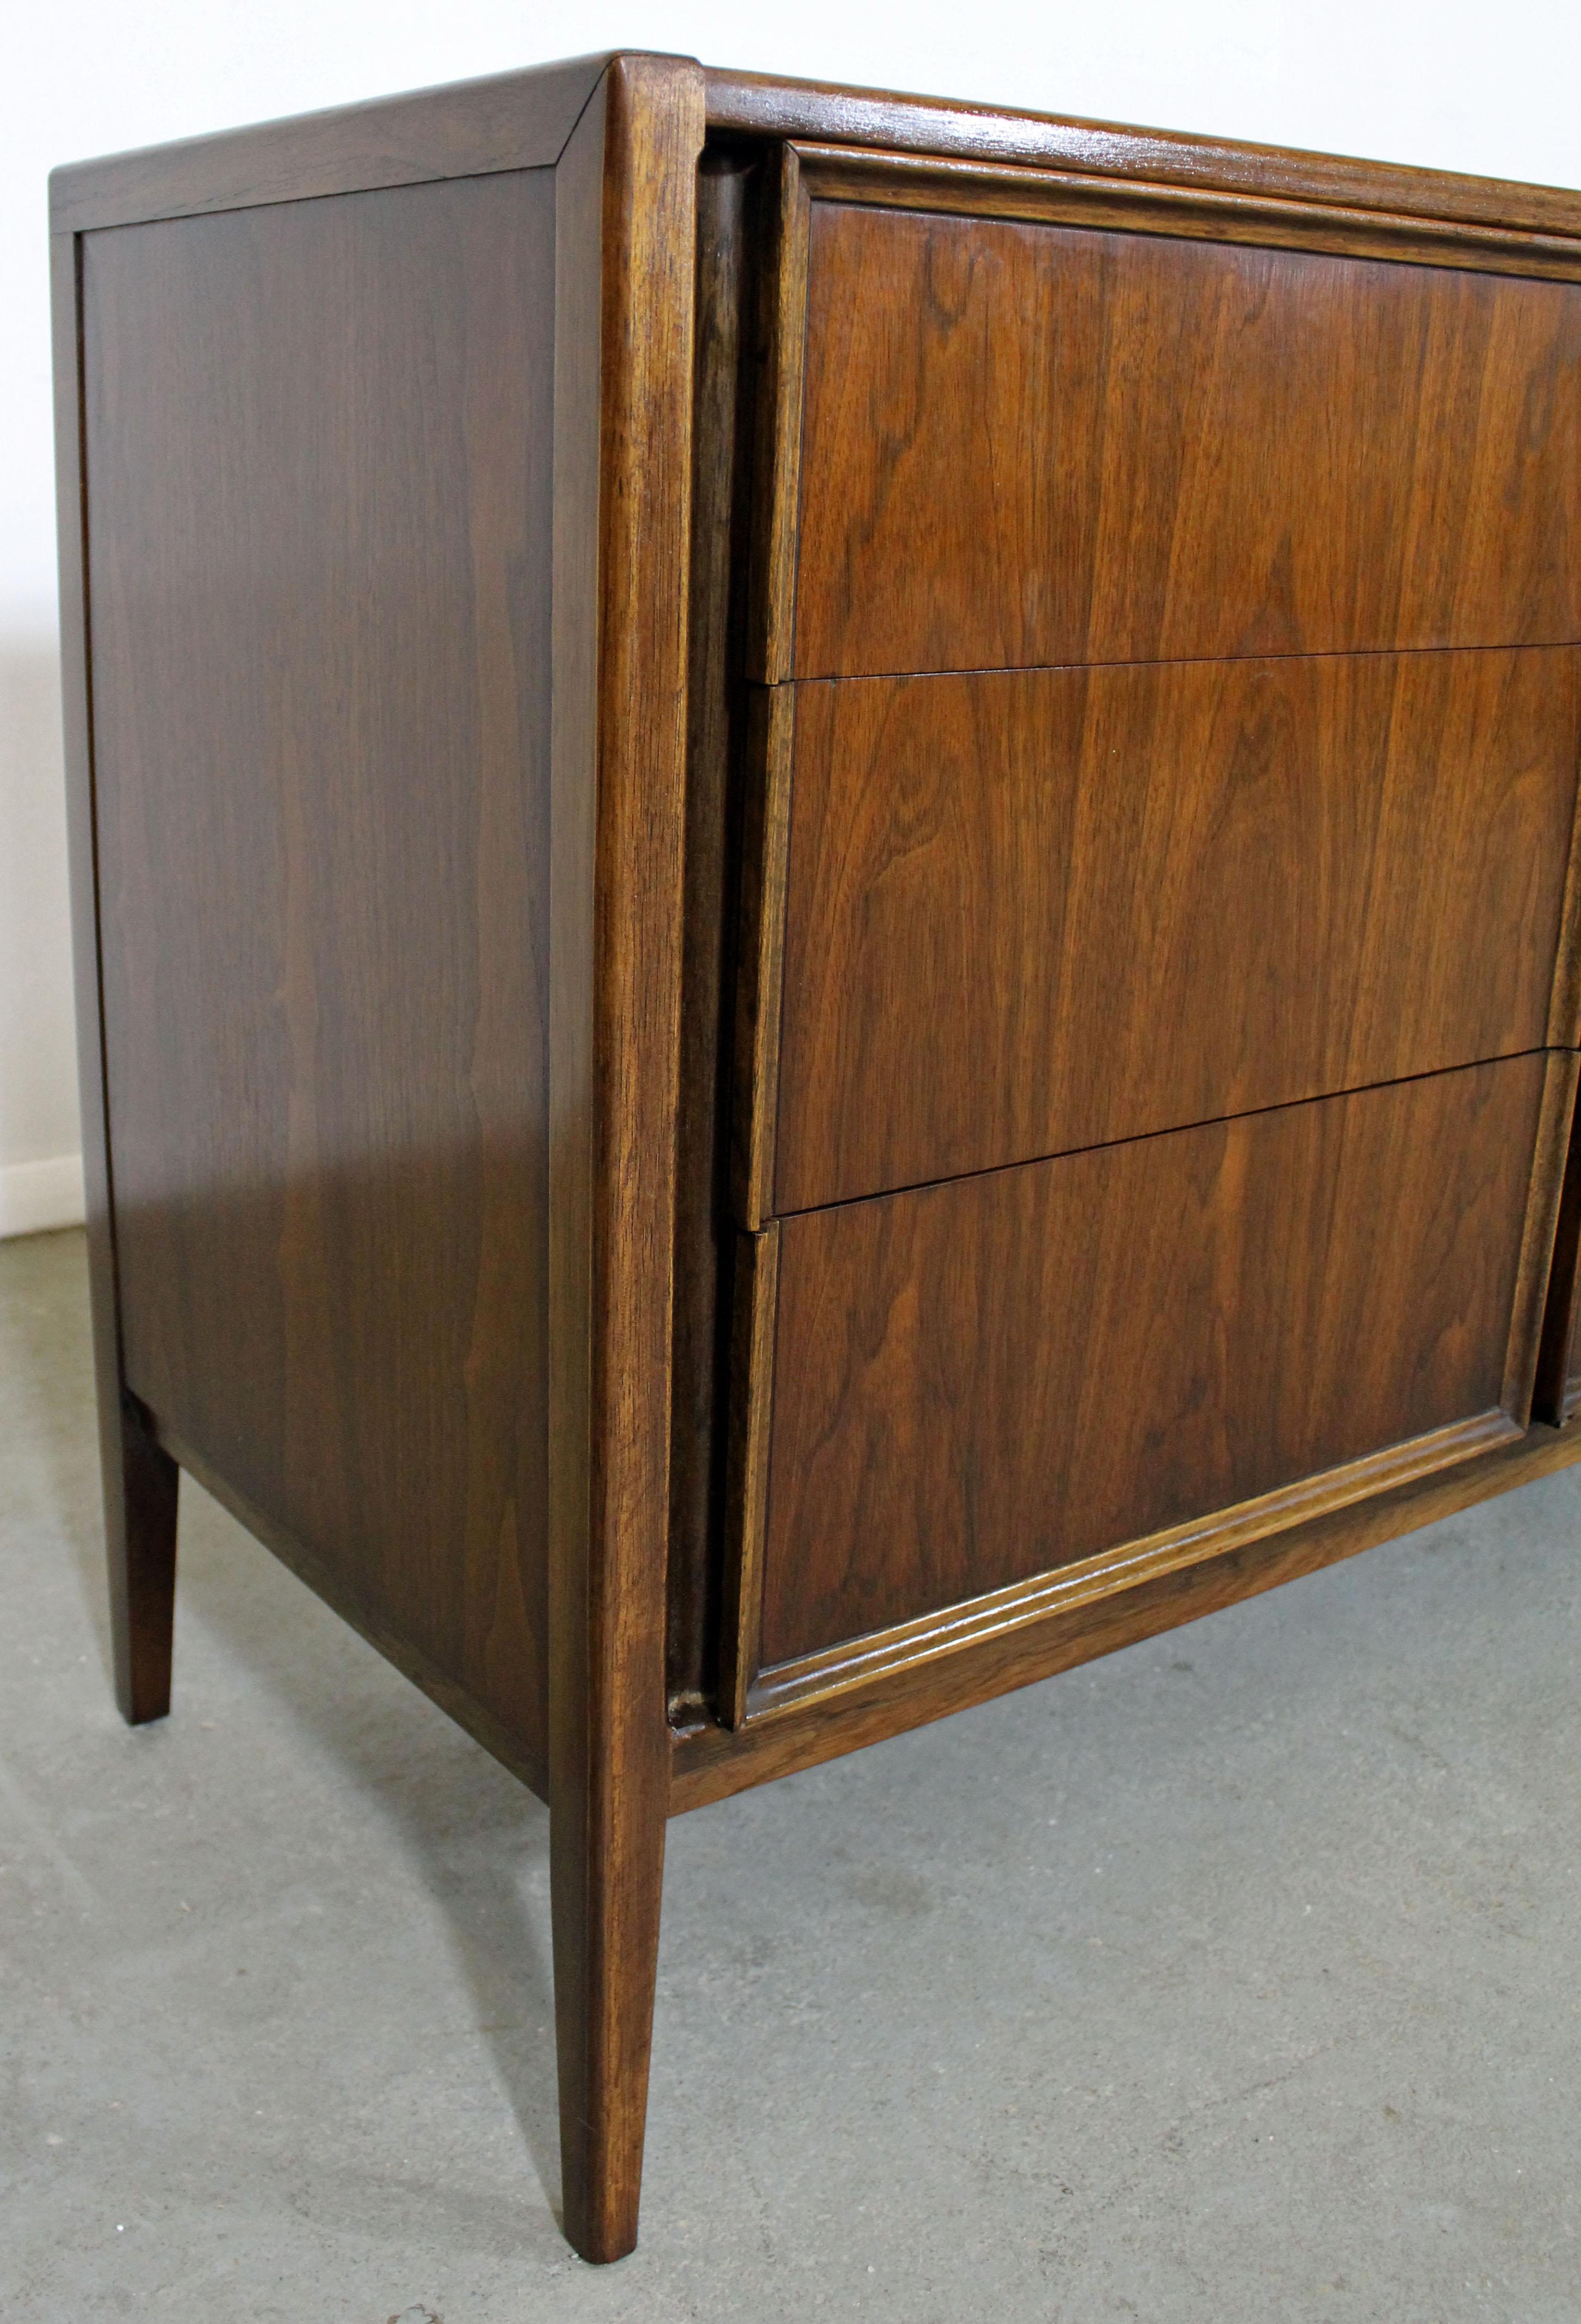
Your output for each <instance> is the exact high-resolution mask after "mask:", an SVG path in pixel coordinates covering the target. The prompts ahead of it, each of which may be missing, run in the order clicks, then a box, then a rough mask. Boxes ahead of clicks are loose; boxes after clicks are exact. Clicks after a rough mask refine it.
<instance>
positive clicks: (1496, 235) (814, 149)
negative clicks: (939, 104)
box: [790, 143, 1581, 282]
mask: <svg viewBox="0 0 1581 2324" xmlns="http://www.w3.org/2000/svg"><path fill="white" fill-rule="evenodd" d="M790 150H792V151H793V152H795V154H796V156H797V158H798V161H799V163H800V166H801V171H802V174H803V177H804V179H805V180H809V181H810V190H811V191H812V192H813V193H814V194H815V195H816V197H817V198H819V199H820V200H822V201H854V202H866V201H869V200H877V201H878V202H881V203H884V204H886V205H888V206H889V207H892V208H900V209H914V210H926V211H930V212H934V213H938V212H951V213H954V214H955V215H957V216H961V217H993V218H1025V219H1030V220H1034V221H1038V222H1041V223H1043V224H1049V225H1062V226H1117V227H1118V228H1119V230H1120V231H1121V232H1122V233H1126V234H1166V235H1191V236H1196V237H1199V238H1200V239H1202V240H1205V241H1209V242H1220V243H1237V242H1239V243H1253V244H1266V245H1269V246H1271V247H1273V248H1275V249H1291V250H1319V251H1328V252H1330V253H1332V254H1335V255H1336V256H1349V257H1356V258H1380V259H1385V260H1390V261H1393V262H1396V263H1403V264H1409V265H1414V266H1454V267H1470V268H1473V269H1475V270H1478V271H1486V272H1492V273H1503V274H1524V275H1529V276H1531V277H1533V278H1534V279H1537V280H1541V281H1558V282H1574V281H1576V280H1577V279H1581V240H1578V239H1577V238H1576V237H1574V236H1568V235H1550V234H1531V233H1527V232H1523V231H1512V229H1511V228H1509V227H1508V226H1490V225H1486V224H1482V223H1478V224H1475V225H1474V224H1472V223H1471V222H1470V221H1468V220H1466V219H1445V218H1424V217H1420V216H1413V215H1411V213H1409V212H1407V213H1404V214H1402V213H1400V212H1397V211H1390V210H1380V209H1365V208H1352V207H1346V206H1343V205H1339V204H1336V203H1332V202H1319V201H1311V200H1305V201H1288V200H1284V199H1282V198H1278V197H1276V196H1273V195H1265V194H1264V195H1247V194H1244V193H1235V194H1227V193H1220V192H1218V191H1214V190H1211V189H1203V188H1200V187H1178V186H1160V185H1154V184H1152V183H1149V182H1148V181H1146V180H1141V179H1135V178H1125V177H1105V178H1093V177H1090V176H1088V175H1087V174H1085V173H1084V172H1082V171H1071V170H1049V169H1025V168H1019V167H1016V166H1015V165H1013V164H1010V163H1007V162H1003V161H962V160H955V159H947V158H942V157H939V156H934V155H923V154H896V153H889V152H864V151H861V150H860V149H857V148H852V147H849V146H840V145H814V144H810V143H800V144H797V145H795V147H793V148H792V149H790Z"/></svg>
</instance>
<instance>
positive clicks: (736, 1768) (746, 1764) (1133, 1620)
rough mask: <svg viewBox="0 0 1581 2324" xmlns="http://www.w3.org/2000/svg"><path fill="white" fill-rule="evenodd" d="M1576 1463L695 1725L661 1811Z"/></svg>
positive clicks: (1523, 1448)
mask: <svg viewBox="0 0 1581 2324" xmlns="http://www.w3.org/2000/svg"><path fill="white" fill-rule="evenodd" d="M1576 1461H1581V1429H1576V1428H1567V1429H1565V1430H1563V1431H1562V1432H1559V1431H1555V1430H1554V1429H1552V1428H1546V1427H1542V1426H1538V1427H1534V1428H1533V1429H1531V1430H1530V1433H1529V1434H1523V1435H1521V1436H1517V1437H1515V1438H1513V1439H1512V1440H1510V1441H1507V1442H1505V1443H1502V1444H1498V1445H1495V1446H1494V1448H1493V1449H1492V1450H1491V1451H1488V1452H1484V1453H1483V1454H1482V1456H1481V1457H1480V1458H1479V1459H1477V1460H1474V1461H1464V1462H1459V1463H1457V1465H1456V1466H1455V1467H1453V1468H1450V1469H1448V1470H1443V1471H1438V1472H1437V1473H1435V1474H1432V1475H1427V1476H1422V1477H1419V1478H1416V1479H1414V1480H1411V1481H1410V1482H1407V1483H1405V1484H1402V1485H1400V1486H1398V1487H1396V1488H1394V1489H1393V1490H1390V1491H1386V1492H1383V1493H1380V1494H1377V1495H1375V1496H1374V1498H1372V1499H1368V1500H1365V1501H1360V1502H1353V1503H1349V1504H1347V1505H1346V1506H1344V1507H1342V1508H1336V1509H1330V1510H1328V1511H1326V1512H1325V1513H1323V1514H1321V1515H1317V1516H1313V1517H1309V1518H1307V1519H1306V1520H1305V1521H1304V1522H1303V1523H1301V1524H1300V1525H1298V1526H1294V1527H1292V1528H1291V1529H1290V1530H1288V1531H1281V1532H1278V1533H1274V1534H1272V1535H1268V1536H1266V1537H1265V1538H1264V1539H1262V1540H1258V1541H1252V1542H1245V1543H1241V1544H1238V1545H1236V1547H1234V1548H1232V1549H1229V1550H1227V1551H1226V1552H1224V1553H1223V1554H1221V1555H1218V1556H1216V1557H1212V1558H1209V1559H1206V1560H1204V1561H1203V1562H1201V1563H1195V1564H1189V1565H1184V1566H1179V1567H1176V1568H1174V1569H1172V1570H1171V1571H1170V1572H1165V1573H1163V1574H1157V1575H1150V1576H1147V1577H1146V1578H1144V1580H1142V1581H1140V1582H1136V1583H1135V1584H1134V1585H1133V1586H1129V1587H1126V1586H1122V1587H1120V1588H1117V1589H1115V1590H1112V1591H1107V1592H1105V1593H1104V1594H1103V1595H1102V1596H1100V1597H1098V1598H1095V1599H1090V1600H1083V1601H1082V1602H1081V1603H1080V1604H1079V1605H1077V1606H1076V1607H1075V1608H1073V1609H1071V1610H1070V1611H1068V1612H1058V1613H1053V1614H1051V1616H1050V1618H1048V1619H1047V1620H1045V1621H1042V1622H1037V1623H1032V1624H1027V1625H1025V1626H1017V1627H1014V1628H1007V1629H1005V1630H1002V1631H998V1632H996V1633H993V1634H991V1635H988V1636H986V1637H971V1638H969V1639H968V1640H966V1641H965V1642H964V1643H963V1644H962V1645H961V1646H960V1647H959V1648H957V1650H955V1651H954V1652H951V1653H947V1654H943V1655H934V1656H930V1657H929V1658H928V1659H927V1660H926V1661H924V1662H922V1663H920V1664H917V1665H908V1666H905V1667H900V1668H893V1667H892V1668H887V1669H882V1670H880V1671H878V1673H877V1674H873V1675H870V1676H867V1677H864V1678H862V1679H861V1680H859V1683H856V1684H854V1685H853V1686H851V1687H850V1688H849V1689H841V1690H839V1691H836V1692H829V1693H825V1694H823V1695H821V1696H818V1697H815V1698H813V1699H812V1700H809V1701H802V1702H798V1703H795V1704H793V1705H791V1706H790V1707H788V1708H787V1709H786V1710H784V1711H777V1712H774V1713H771V1714H770V1715H768V1716H767V1717H762V1718H757V1719H750V1720H748V1721H747V1723H746V1724H745V1725H744V1726H743V1727H740V1728H739V1729H730V1728H727V1727H717V1726H708V1725H694V1726H692V1727H690V1728H687V1729H683V1730H682V1731H680V1732H679V1733H677V1734H676V1738H675V1747H674V1775H673V1778H672V1781H671V1786H670V1811H671V1813H672V1814H675V1815H681V1814H685V1813H686V1812H688V1811H689V1810H691V1809H693V1808H700V1807H706V1806H708V1805H709V1804H710V1803H712V1801H715V1800H722V1799H728V1798H729V1797H730V1796H731V1794H733V1793H736V1792H741V1791H745V1790H748V1789H749V1787H750V1786H751V1785H753V1784H766V1783H772V1782H774V1781H775V1780H776V1779H777V1777H779V1776H781V1775H796V1774H799V1773H800V1772H801V1770H802V1769H803V1768H805V1767H815V1766H821V1765H822V1764H823V1762H824V1761H825V1760H828V1759H833V1758H837V1757H840V1756H841V1754H842V1753H844V1752H847V1751H859V1750H862V1749H864V1748H866V1747H867V1746H868V1745H869V1744H871V1743H880V1742H883V1741H885V1740H886V1739H887V1738H888V1737H890V1736H892V1735H899V1734H904V1733H905V1731H906V1729H909V1728H913V1727H920V1726H924V1725H925V1724H926V1723H927V1722H928V1721H929V1720H934V1719H945V1718H948V1717H949V1715H950V1714H951V1712H952V1711H963V1710H965V1709H967V1708H968V1707H969V1706H970V1704H972V1703H977V1702H986V1701H991V1700H992V1698H993V1697H994V1696H996V1695H999V1694H1007V1693H1009V1692H1011V1691H1012V1690H1013V1689H1014V1688H1016V1687H1020V1686H1029V1685H1032V1684H1033V1683H1034V1682H1035V1681H1037V1680H1039V1679H1045V1678H1050V1677H1052V1675H1053V1674H1055V1673H1056V1672H1058V1671H1063V1670H1070V1669H1071V1668H1073V1667H1074V1666H1075V1665H1079V1664H1080V1663H1085V1662H1091V1661H1092V1660H1094V1659H1095V1657H1096V1656H1098V1655H1108V1654H1113V1653H1115V1652H1116V1651H1117V1649H1118V1648H1119V1647H1121V1646H1132V1645H1134V1644H1135V1641H1136V1640H1137V1639H1138V1638H1149V1637H1154V1636H1156V1635H1157V1633H1158V1632H1160V1631H1162V1630H1171V1629H1173V1628H1176V1627H1177V1626H1178V1625H1179V1624H1181V1623H1182V1622H1196V1621H1200V1620H1201V1618H1203V1616H1204V1615H1207V1614H1213V1613H1217V1612H1218V1611H1220V1610H1221V1609H1223V1608H1225V1607H1227V1606H1234V1605H1236V1604H1238V1603H1239V1601H1240V1600H1242V1599H1243V1598H1250V1597H1255V1596H1256V1595H1257V1594H1258V1592H1259V1591H1264V1590H1274V1589H1277V1588H1278V1587H1279V1586H1280V1585H1281V1584H1282V1582H1293V1581H1296V1580H1299V1578H1300V1577H1301V1575H1302V1574H1304V1573H1313V1572H1318V1571H1319V1569H1320V1568H1321V1567H1323V1566H1325V1565H1331V1564H1333V1563H1335V1561H1336V1560H1337V1559H1339V1558H1345V1557H1354V1556H1356V1554H1357V1553H1358V1552H1359V1551H1361V1550H1364V1549H1372V1548H1374V1547H1376V1546H1377V1545H1379V1544H1380V1543H1383V1542H1387V1541H1393V1540H1394V1539H1395V1538H1397V1536H1398V1535H1402V1534H1405V1533H1410V1532H1411V1531H1413V1530H1414V1528H1415V1527H1416V1526H1425V1525H1432V1524H1434V1523H1436V1522H1437V1521H1438V1520H1439V1518H1442V1517H1453V1516H1454V1515H1455V1514H1456V1512H1457V1510H1460V1509H1464V1508H1473V1507H1475V1504H1476V1503H1477V1502H1479V1501H1485V1500H1488V1499H1492V1497H1493V1496H1494V1495H1495V1494H1498V1493H1506V1492H1511V1491H1513V1490H1514V1489H1516V1488H1517V1487H1518V1486H1521V1485H1524V1484H1530V1483H1534V1482H1535V1481H1536V1480H1538V1479H1539V1478H1541V1477H1551V1476H1554V1475H1556V1474H1557V1473H1558V1471H1560V1470H1562V1469H1567V1468H1568V1467H1570V1466H1571V1464H1572V1463H1573V1462H1576Z"/></svg>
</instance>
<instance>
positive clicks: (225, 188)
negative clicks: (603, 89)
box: [51, 53, 1581, 237]
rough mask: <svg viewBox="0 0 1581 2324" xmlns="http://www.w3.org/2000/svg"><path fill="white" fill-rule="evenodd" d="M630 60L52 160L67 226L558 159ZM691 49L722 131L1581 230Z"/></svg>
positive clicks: (1381, 175) (1420, 193)
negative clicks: (703, 58)
mask: <svg viewBox="0 0 1581 2324" xmlns="http://www.w3.org/2000/svg"><path fill="white" fill-rule="evenodd" d="M674 62H675V64H676V68H677V69H678V71H679V72H680V73H682V74H685V73H687V72H691V73H694V74H697V75H699V76H700V77H701V78H702V80H703V91H704V98H705V105H706V113H707V121H708V126H709V130H710V133H711V134H717V135H721V136H730V135H731V134H735V135H741V136H753V137H767V138H781V137H786V138H815V139H818V140H820V141H823V142H825V143H844V144H852V145H876V146H883V147H887V148H889V149H892V150H896V151H900V152H910V153H922V154H933V155H938V156H942V157H947V158H956V159H967V160H975V161H1010V162H1017V163H1020V164H1022V165H1023V166H1033V167H1037V166H1044V167H1048V168H1057V169H1061V170H1073V171H1089V172H1091V173H1094V174H1097V175H1100V176H1109V177H1119V178H1128V179H1142V180H1155V181H1157V182H1159V183H1162V184H1168V185H1177V186H1195V187H1200V188H1204V189H1218V190H1227V191H1231V192H1245V193H1247V194H1260V195H1264V196H1266V195H1270V194H1273V195H1278V196H1281V197H1282V198H1287V199H1291V200H1313V201H1323V202H1328V203H1336V202H1338V203H1343V204H1347V205H1353V206H1355V207H1356V208H1363V209H1378V210H1388V211H1391V212H1393V213H1395V214H1402V215H1406V216H1412V217H1433V218H1439V219H1450V220H1465V221H1466V222H1468V223H1476V224H1482V225H1490V224H1496V225H1500V226H1512V227H1519V228H1521V229H1523V230H1525V231H1527V232H1530V233H1535V234H1550V235H1558V236H1565V237H1569V236H1576V235H1581V189H1567V188H1563V187H1548V186H1529V185H1521V184H1512V183H1508V182H1504V181H1501V180H1494V179H1486V178H1473V177H1463V176H1459V175H1456V174H1454V173H1452V172H1448V171H1438V170H1420V169H1413V168H1410V167H1406V166H1403V165H1402V164H1400V163H1395V162H1382V161H1359V160H1353V159H1347V158H1344V157H1338V156H1333V155H1328V154H1320V153H1309V152H1294V151H1289V150H1286V149H1284V148H1282V147H1278V146H1272V145H1253V144H1245V143H1237V142H1236V141H1234V140H1230V139H1225V138H1212V137H1198V136H1192V135H1190V134H1185V133H1183V132H1181V131H1178V130H1162V129H1145V128H1134V127H1126V126H1124V125H1121V124H1116V123H1112V122H1102V121H1088V120H1080V119H1076V118H1069V117H1065V116H1062V115H1054V114H1045V113H1029V112H1024V111H1020V110H1017V109H1015V108H1011V107H998V106H987V105H979V104H957V103H952V102H950V101H949V100H946V99H942V98H939V97H911V96H903V95H898V94H896V93H894V92H891V91H887V90H877V89H859V88H841V87H838V86H836V85H834V84H832V83H826V82H822V81H804V80H786V79H781V78H775V77H773V76H770V75H767V74H758V73H740V72H732V71H729V70H712V69H707V70H705V69H703V67H702V66H700V65H697V64H696V63H695V62H694V60H691V59H685V58H676V60H674ZM621 63H622V55H621V54H620V53H616V54H601V55H594V56H589V57H580V58H576V59H574V60H570V61H568V62H565V63H557V64H547V65H539V66H534V67H532V68H530V69H526V70H523V71H519V72H510V73H501V74H496V75H493V76H491V77H490V78H486V79H481V80H471V81H460V82H455V83H454V84H452V85H450V86H448V87H446V88H435V89H422V90H418V91H415V92H413V93H411V94H409V95H406V96H398V97H380V98H375V99H374V100H372V102H371V103H368V104H363V105H354V106H338V107H336V108H335V109H333V110H331V111H328V112H324V113H312V114H304V115H298V116H296V117H295V118H293V119H290V120H287V121H275V122H268V123H263V124H259V125H257V126H254V127H250V128H243V129H231V130H224V131H221V132H220V133H218V134H216V135H213V136H208V137H198V138H189V139H186V140H184V141H182V142H180V143H175V144H169V145H160V146H149V147H146V148H144V149H142V151H140V152H131V153H119V154H112V155H109V156H107V157H106V158H104V159H102V160H98V161H78V162H73V163H70V164H68V165H67V166H65V167H64V168H61V169H58V170H56V171H54V172H53V174H52V176H51V225H52V226H53V228H54V230H55V231H56V232H57V233H76V232H83V231H86V230H89V229H92V228H96V227H100V226H117V225H129V224H133V223H135V222H137V221H140V220H148V219H152V218H156V217H185V216H190V215H193V214H195V213H198V212H202V211H206V210H214V209H230V208H249V207H253V206H254V205H257V204H261V203H265V202H279V201H292V200H301V199H307V198H313V197H315V196H318V195H322V194H326V193H347V192H354V191H358V190H363V189H369V190H371V189H374V188H377V187H381V186H391V185H402V184H413V183H419V182H422V181H424V180H433V179H442V178H450V177H470V176H476V175H480V174H484V173H486V172H488V171H494V170H505V169H531V168H542V167H545V166H550V165H552V164H553V163H554V162H555V161H557V160H558V159H559V156H560V153H561V152H562V151H563V150H564V147H565V141H566V139H567V138H568V137H569V135H570V134H571V131H572V130H573V128H574V126H575V124H576V121H577V119H578V118H579V116H580V115H581V113H582V111H583V109H584V106H586V104H587V103H588V101H589V99H590V98H591V97H593V93H594V91H595V90H596V88H597V87H598V85H599V82H600V80H601V79H602V77H603V76H604V74H605V73H606V72H608V71H610V70H611V69H614V70H617V71H618V70H619V69H620V66H621Z"/></svg>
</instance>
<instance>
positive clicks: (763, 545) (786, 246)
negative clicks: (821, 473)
mask: <svg viewBox="0 0 1581 2324" xmlns="http://www.w3.org/2000/svg"><path fill="white" fill-rule="evenodd" d="M808 215H809V213H808V205H807V196H806V190H805V189H804V186H803V184H802V178H801V169H800V165H799V164H798V162H797V160H796V155H795V149H794V148H793V147H791V146H788V145H782V146H780V147H779V148H778V149H777V152H775V154H774V156H773V159H772V161H771V163H770V165H769V166H768V169H766V171H765V182H764V189H763V198H762V201H761V204H760V219H759V226H758V241H759V244H760V248H761V262H760V265H759V270H758V301H757V311H758V348H757V350H756V359H757V364H758V395H757V424H756V430H755V442H754V467H755V477H754V501H755V507H754V510H753V526H752V536H751V541H750V544H749V552H748V554H749V570H750V589H749V605H748V616H749V637H748V645H747V656H748V666H749V669H750V670H751V672H752V674H753V675H754V676H755V677H757V678H768V679H770V680H776V681H777V680H778V679H781V678H788V677H789V676H790V675H791V671H792V669H793V667H794V652H793V635H794V629H795V577H796V556H797V537H798V527H799V524H800V521H801V445H802V426H801V421H802V404H803V398H804V360H805V355H806V341H807V222H808Z"/></svg>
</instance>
